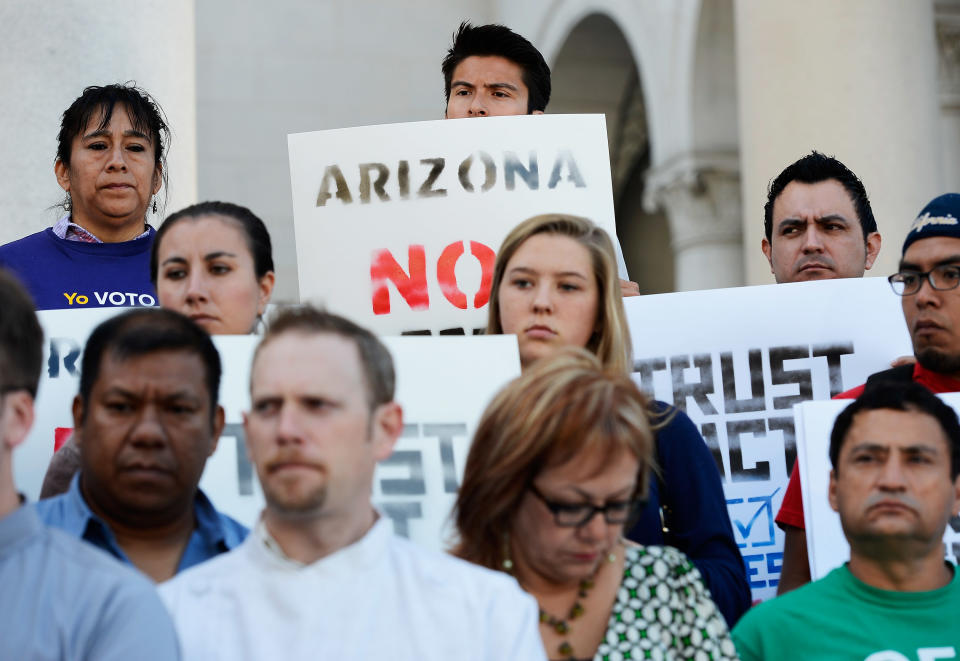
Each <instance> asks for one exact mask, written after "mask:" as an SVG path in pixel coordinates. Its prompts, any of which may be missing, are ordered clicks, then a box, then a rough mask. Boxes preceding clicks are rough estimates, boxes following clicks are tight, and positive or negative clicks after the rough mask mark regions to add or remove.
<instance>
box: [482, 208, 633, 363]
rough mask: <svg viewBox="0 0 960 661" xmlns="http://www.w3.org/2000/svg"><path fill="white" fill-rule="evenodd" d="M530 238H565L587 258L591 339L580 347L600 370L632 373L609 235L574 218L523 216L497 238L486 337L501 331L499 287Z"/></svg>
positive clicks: (586, 222) (552, 215)
mask: <svg viewBox="0 0 960 661" xmlns="http://www.w3.org/2000/svg"><path fill="white" fill-rule="evenodd" d="M535 234H555V235H559V236H568V237H570V238H571V239H573V240H574V241H576V242H577V243H579V244H580V245H582V246H583V247H584V248H586V249H587V252H588V253H589V254H590V262H591V264H592V265H593V276H594V278H595V279H596V282H597V291H598V294H599V295H598V299H599V300H598V304H597V324H596V327H597V330H596V331H595V332H594V333H593V335H591V337H590V339H589V341H588V342H587V345H586V349H588V350H589V351H591V352H592V353H593V354H595V355H596V356H597V358H599V359H600V362H601V363H602V364H603V366H604V367H607V368H610V369H615V370H618V371H620V372H621V373H623V374H629V373H631V372H632V370H633V353H632V350H631V346H630V332H629V330H628V328H627V318H626V314H625V313H624V311H623V296H622V294H621V293H620V279H619V277H618V276H617V267H616V263H617V260H616V256H615V253H614V251H613V243H612V242H611V241H610V237H609V235H608V234H607V233H606V232H604V231H603V230H602V229H600V228H599V227H597V226H596V225H595V224H593V222H592V221H590V220H588V219H586V218H581V217H580V216H570V215H566V214H559V213H551V214H544V215H542V216H534V217H533V218H528V219H527V220H525V221H523V222H522V223H520V224H519V225H517V226H516V227H514V228H513V230H511V232H510V233H509V234H508V235H507V238H505V239H504V240H503V244H502V245H501V246H500V251H499V252H498V253H497V261H496V264H495V265H494V267H493V283H492V285H491V289H490V312H489V317H488V319H487V331H486V332H487V334H488V335H499V334H501V333H503V323H502V322H501V319H500V285H501V283H502V282H503V276H504V273H505V272H506V270H507V263H509V261H510V259H511V258H512V257H513V255H514V253H515V252H517V249H518V248H519V247H520V246H521V245H523V243H524V242H525V241H526V240H527V239H529V238H530V237H531V236H533V235H535Z"/></svg>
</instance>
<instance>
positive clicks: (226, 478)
mask: <svg viewBox="0 0 960 661" xmlns="http://www.w3.org/2000/svg"><path fill="white" fill-rule="evenodd" d="M116 313H117V310H115V309H109V308H106V309H90V310H51V311H43V312H39V313H38V316H39V317H40V323H41V324H42V326H43V328H44V333H45V338H44V347H45V348H44V352H45V356H44V357H45V361H44V372H43V376H42V378H41V382H40V388H39V393H38V397H37V401H36V423H35V425H34V428H33V430H32V432H31V434H30V436H29V437H28V439H27V440H26V442H25V443H24V444H23V445H21V446H20V447H18V448H17V449H16V450H15V452H14V470H15V483H16V485H17V487H18V489H19V490H20V491H22V492H23V493H24V494H25V495H27V497H28V498H29V499H31V500H36V498H37V497H38V495H39V493H40V486H41V484H42V481H43V476H44V474H45V472H46V468H47V465H48V463H49V461H50V457H51V456H52V455H53V452H54V448H55V446H56V444H57V440H58V439H60V440H63V438H64V435H65V432H66V433H69V432H68V431H67V430H69V429H70V428H71V427H72V425H73V420H72V418H71V413H70V403H71V401H72V400H73V397H74V395H76V393H77V389H78V385H79V374H80V371H79V370H80V361H81V358H82V352H83V347H84V345H85V343H86V339H87V337H88V336H89V334H90V332H91V331H92V330H93V328H94V327H96V325H97V324H99V323H100V322H101V321H104V320H105V319H107V318H108V317H110V316H112V315H114V314H116ZM381 339H382V340H383V342H384V344H386V346H387V348H388V349H389V350H390V353H391V355H392V356H393V360H394V366H395V369H396V373H397V394H396V399H397V401H398V402H399V403H400V404H401V405H402V406H403V409H404V421H405V424H404V430H403V436H402V437H401V438H400V440H399V441H398V443H397V446H396V449H395V450H394V453H393V455H392V456H391V457H390V458H389V459H387V460H386V461H384V462H381V464H380V465H379V466H378V467H377V472H376V474H375V476H374V484H373V494H372V495H373V500H374V503H375V504H376V505H377V506H378V507H379V508H380V509H381V511H382V512H383V513H384V514H385V515H386V516H388V517H389V518H391V520H392V521H393V525H394V530H395V531H396V532H397V533H398V534H401V535H403V536H406V537H409V538H411V539H413V540H414V541H416V542H418V543H420V544H423V545H425V546H428V547H431V548H435V549H443V548H446V545H447V544H448V543H449V541H450V535H451V532H452V531H451V530H450V528H449V527H448V523H449V519H448V517H449V514H450V509H451V506H452V505H453V502H454V500H455V497H456V491H457V489H458V487H459V484H460V480H461V478H462V476H463V469H464V465H465V462H466V458H467V452H468V450H469V447H470V440H471V439H472V437H473V432H474V430H475V429H476V426H477V422H478V421H479V419H480V415H481V414H482V413H483V410H484V409H485V408H486V406H487V404H488V403H489V401H490V400H491V399H492V398H493V395H494V394H495V393H496V392H497V391H498V390H499V389H500V388H501V387H503V386H504V385H505V384H506V383H507V382H508V381H509V380H511V379H512V378H514V377H516V376H519V374H520V358H519V354H518V352H517V342H516V337H515V336H513V335H497V336H482V337H384V338H381ZM213 340H214V344H215V345H216V346H217V349H218V351H219V353H220V360H221V362H222V365H223V377H222V379H221V384H220V403H221V405H222V406H223V407H224V409H225V412H226V427H225V429H224V432H223V434H221V436H220V441H219V443H218V445H217V449H216V451H215V452H214V454H213V456H211V457H210V459H209V460H208V461H207V465H206V468H205V470H204V474H203V478H202V480H201V482H200V487H201V488H202V489H203V490H204V491H205V492H206V493H207V495H208V496H209V497H210V499H211V500H212V501H213V502H214V504H215V505H216V506H217V508H218V509H220V510H221V511H224V512H226V513H227V514H230V515H231V516H233V517H234V518H236V519H237V520H239V521H241V522H242V523H244V524H246V525H248V526H249V525H252V524H253V523H254V522H255V521H256V518H257V516H258V515H259V513H260V510H261V509H262V507H263V495H262V492H261V491H260V487H259V484H258V483H257V479H256V471H255V470H254V467H253V466H252V465H251V464H250V462H249V461H248V459H247V456H246V450H245V443H246V439H245V437H244V432H243V418H242V412H243V411H246V410H249V399H250V394H249V393H250V391H249V379H250V361H251V358H252V356H253V351H254V349H255V348H256V345H257V343H258V342H259V338H257V337H255V336H226V335H224V336H215V337H214V338H213Z"/></svg>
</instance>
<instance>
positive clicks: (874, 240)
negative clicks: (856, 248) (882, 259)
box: [863, 232, 881, 270]
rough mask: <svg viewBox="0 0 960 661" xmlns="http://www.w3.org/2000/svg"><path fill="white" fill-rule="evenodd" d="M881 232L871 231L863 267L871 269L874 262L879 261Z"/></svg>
mask: <svg viewBox="0 0 960 661" xmlns="http://www.w3.org/2000/svg"><path fill="white" fill-rule="evenodd" d="M880 243H881V240H880V232H870V234H869V235H868V236H867V259H866V261H865V262H864V263H863V268H865V269H867V270H869V269H870V267H871V266H873V263H874V262H875V261H877V255H879V254H880Z"/></svg>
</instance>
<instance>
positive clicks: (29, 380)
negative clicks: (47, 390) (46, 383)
mask: <svg viewBox="0 0 960 661" xmlns="http://www.w3.org/2000/svg"><path fill="white" fill-rule="evenodd" d="M42 362H43V329H42V328H40V322H39V320H38V319H37V313H36V312H35V311H34V309H33V299H31V298H30V294H28V293H27V290H26V289H24V287H23V285H22V284H20V281H19V280H17V278H16V277H15V276H14V275H13V274H12V273H10V272H8V271H6V270H5V269H3V268H0V396H2V395H3V394H4V393H5V392H7V391H10V390H19V389H21V388H22V389H23V390H26V391H27V392H29V393H30V396H31V397H36V396H37V384H39V383H40V371H41V368H42Z"/></svg>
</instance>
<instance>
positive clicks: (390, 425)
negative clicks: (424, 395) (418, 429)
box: [370, 402, 403, 461]
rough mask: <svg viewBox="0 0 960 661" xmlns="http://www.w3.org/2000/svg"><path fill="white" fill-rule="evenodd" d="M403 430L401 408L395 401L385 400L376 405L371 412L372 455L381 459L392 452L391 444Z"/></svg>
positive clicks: (394, 442)
mask: <svg viewBox="0 0 960 661" xmlns="http://www.w3.org/2000/svg"><path fill="white" fill-rule="evenodd" d="M402 432H403V409H402V408H401V407H400V405H399V404H397V403H396V402H387V403H386V404H381V405H380V406H378V407H377V410H376V411H375V412H374V414H373V429H372V438H371V439H370V440H371V442H372V443H373V456H374V458H375V459H376V460H377V461H383V460H384V459H386V458H387V457H389V456H390V455H391V454H393V446H394V445H395V444H396V442H397V439H398V438H400V434H401V433H402Z"/></svg>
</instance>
